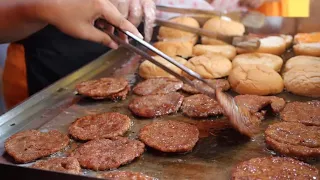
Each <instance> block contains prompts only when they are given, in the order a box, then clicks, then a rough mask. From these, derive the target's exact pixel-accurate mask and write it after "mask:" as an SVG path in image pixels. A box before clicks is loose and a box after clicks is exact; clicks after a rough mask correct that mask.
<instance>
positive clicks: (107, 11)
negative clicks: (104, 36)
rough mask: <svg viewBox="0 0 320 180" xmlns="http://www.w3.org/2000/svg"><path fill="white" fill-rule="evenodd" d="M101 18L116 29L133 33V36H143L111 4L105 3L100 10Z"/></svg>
mask: <svg viewBox="0 0 320 180" xmlns="http://www.w3.org/2000/svg"><path fill="white" fill-rule="evenodd" d="M102 10H103V12H102V15H103V17H104V18H105V19H106V20H107V21H108V22H109V23H111V24H113V25H114V26H117V27H118V28H120V29H122V30H124V31H129V32H131V33H133V34H134V35H136V36H138V37H140V38H143V36H142V35H141V34H140V33H139V31H138V29H137V28H136V27H135V26H134V25H133V24H131V23H130V22H129V21H128V20H127V19H125V18H124V17H123V16H122V15H121V14H120V12H119V11H118V10H117V8H116V7H115V6H113V5H112V3H111V2H109V1H105V5H104V6H103V8H102Z"/></svg>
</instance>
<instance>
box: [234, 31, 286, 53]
mask: <svg viewBox="0 0 320 180" xmlns="http://www.w3.org/2000/svg"><path fill="white" fill-rule="evenodd" d="M260 42H261V44H260V47H259V49H257V50H255V51H250V50H246V49H241V48H238V49H237V51H238V53H239V54H243V53H248V52H259V53H269V54H275V55H279V56H280V55H281V54H283V53H284V52H285V51H286V41H285V40H284V39H283V38H282V37H280V36H269V37H265V38H261V39H260Z"/></svg>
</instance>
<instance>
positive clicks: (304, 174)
mask: <svg viewBox="0 0 320 180" xmlns="http://www.w3.org/2000/svg"><path fill="white" fill-rule="evenodd" d="M318 178H319V172H318V169H317V168H315V167H313V166H311V165H309V164H306V163H304V162H301V161H297V160H294V159H292V158H286V157H263V158H254V159H250V160H249V161H245V162H242V163H240V164H239V165H238V166H237V167H236V168H235V169H234V170H233V173H232V179H233V180H261V179H266V180H267V179H270V180H271V179H272V180H273V179H274V180H282V179H288V180H289V179H292V180H315V179H318Z"/></svg>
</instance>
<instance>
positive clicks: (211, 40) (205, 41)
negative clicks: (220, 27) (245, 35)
mask: <svg viewBox="0 0 320 180" xmlns="http://www.w3.org/2000/svg"><path fill="white" fill-rule="evenodd" d="M201 44H204V45H226V44H228V43H226V42H224V41H220V40H218V39H214V38H209V37H206V36H202V37H201Z"/></svg>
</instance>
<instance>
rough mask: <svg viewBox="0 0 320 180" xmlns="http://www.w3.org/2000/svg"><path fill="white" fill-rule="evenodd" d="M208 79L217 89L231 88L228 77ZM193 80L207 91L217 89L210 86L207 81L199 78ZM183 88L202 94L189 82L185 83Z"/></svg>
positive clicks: (186, 90)
mask: <svg viewBox="0 0 320 180" xmlns="http://www.w3.org/2000/svg"><path fill="white" fill-rule="evenodd" d="M207 81H208V82H209V83H211V84H212V85H214V86H215V88H216V89H222V91H227V90H229V89H230V84H229V82H228V80H226V79H210V80H207ZM193 82H194V83H195V84H196V85H197V86H201V87H203V88H204V90H205V91H208V92H214V91H215V89H212V88H211V87H210V86H208V85H206V84H205V83H203V82H201V81H199V80H197V79H194V80H193ZM182 90H183V91H185V92H187V93H189V94H201V93H200V92H199V91H198V90H197V89H195V88H194V87H192V86H190V85H188V84H184V85H183V87H182Z"/></svg>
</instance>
